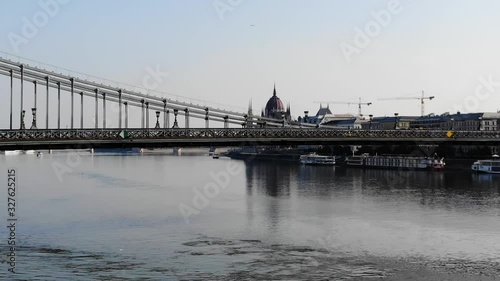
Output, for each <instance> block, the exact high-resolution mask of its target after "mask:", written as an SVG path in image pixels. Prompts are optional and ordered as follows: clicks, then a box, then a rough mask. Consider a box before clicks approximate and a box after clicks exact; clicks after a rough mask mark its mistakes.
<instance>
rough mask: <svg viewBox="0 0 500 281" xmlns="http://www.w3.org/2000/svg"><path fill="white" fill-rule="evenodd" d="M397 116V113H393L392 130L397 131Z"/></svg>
mask: <svg viewBox="0 0 500 281" xmlns="http://www.w3.org/2000/svg"><path fill="white" fill-rule="evenodd" d="M398 115H399V113H397V112H396V113H394V130H397V129H398Z"/></svg>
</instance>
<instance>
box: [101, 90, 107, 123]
mask: <svg viewBox="0 0 500 281" xmlns="http://www.w3.org/2000/svg"><path fill="white" fill-rule="evenodd" d="M102 128H103V129H106V93H102Z"/></svg>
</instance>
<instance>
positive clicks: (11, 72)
mask: <svg viewBox="0 0 500 281" xmlns="http://www.w3.org/2000/svg"><path fill="white" fill-rule="evenodd" d="M9 73H10V129H11V130H12V99H13V96H14V71H13V70H12V69H11V70H9Z"/></svg>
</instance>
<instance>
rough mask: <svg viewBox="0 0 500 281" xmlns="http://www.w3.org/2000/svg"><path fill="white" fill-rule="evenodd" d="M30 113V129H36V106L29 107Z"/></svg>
mask: <svg viewBox="0 0 500 281" xmlns="http://www.w3.org/2000/svg"><path fill="white" fill-rule="evenodd" d="M31 114H33V121H32V122H31V128H30V129H37V127H36V108H35V107H33V108H32V109H31Z"/></svg>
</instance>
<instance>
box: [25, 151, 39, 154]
mask: <svg viewBox="0 0 500 281" xmlns="http://www.w3.org/2000/svg"><path fill="white" fill-rule="evenodd" d="M35 153H36V151H34V150H25V151H24V154H35Z"/></svg>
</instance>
